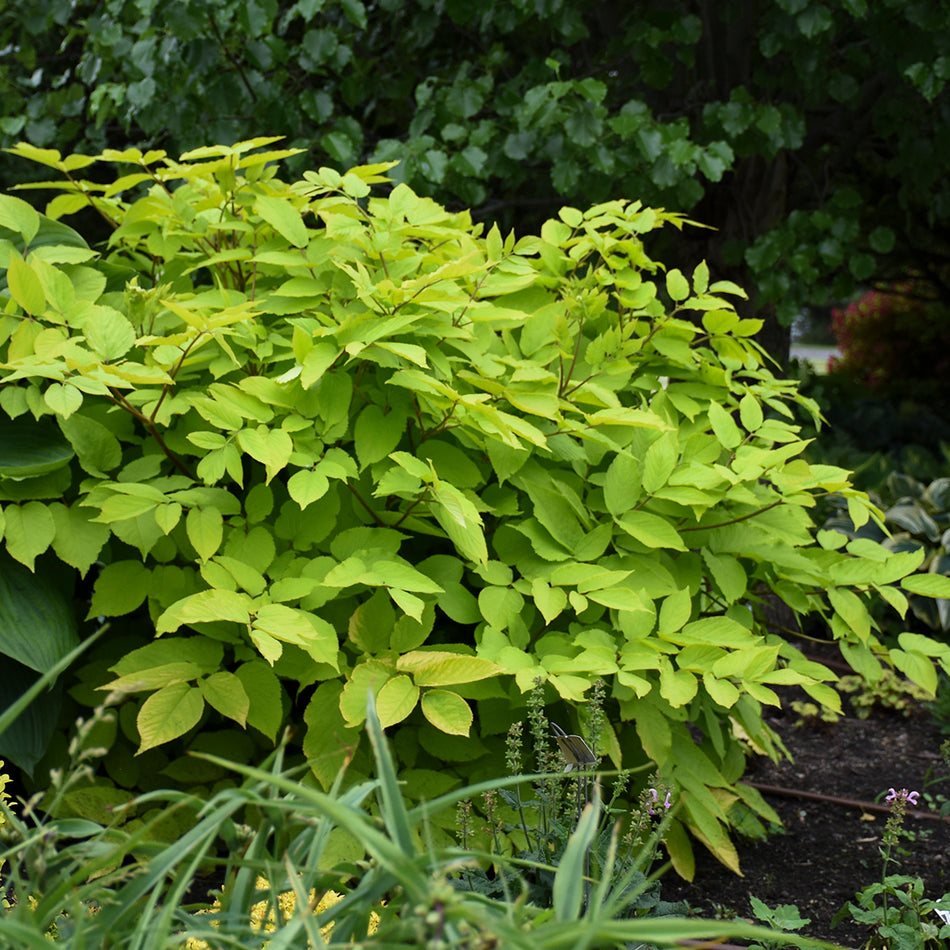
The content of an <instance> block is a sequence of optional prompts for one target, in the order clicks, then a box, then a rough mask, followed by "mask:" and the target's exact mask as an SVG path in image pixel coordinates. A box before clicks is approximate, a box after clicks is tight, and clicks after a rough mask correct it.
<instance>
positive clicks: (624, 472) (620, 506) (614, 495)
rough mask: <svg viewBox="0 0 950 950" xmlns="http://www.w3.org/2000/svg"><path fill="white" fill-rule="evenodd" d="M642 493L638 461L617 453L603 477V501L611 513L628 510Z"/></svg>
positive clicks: (620, 513) (616, 513) (618, 513)
mask: <svg viewBox="0 0 950 950" xmlns="http://www.w3.org/2000/svg"><path fill="white" fill-rule="evenodd" d="M642 494H643V489H642V487H641V481H640V461H639V460H638V459H635V458H633V457H632V456H630V455H617V456H615V457H614V460H613V461H612V462H611V463H610V465H609V466H608V468H607V475H606V477H605V479H604V503H605V504H606V505H607V510H608V511H609V512H610V513H611V514H612V515H615V516H616V515H622V514H623V513H624V512H626V511H629V510H630V509H631V508H632V507H633V506H634V505H635V504H636V503H637V501H638V500H639V499H640V496H641V495H642Z"/></svg>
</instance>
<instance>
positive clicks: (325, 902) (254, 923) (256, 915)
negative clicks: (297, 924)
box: [185, 877, 379, 950]
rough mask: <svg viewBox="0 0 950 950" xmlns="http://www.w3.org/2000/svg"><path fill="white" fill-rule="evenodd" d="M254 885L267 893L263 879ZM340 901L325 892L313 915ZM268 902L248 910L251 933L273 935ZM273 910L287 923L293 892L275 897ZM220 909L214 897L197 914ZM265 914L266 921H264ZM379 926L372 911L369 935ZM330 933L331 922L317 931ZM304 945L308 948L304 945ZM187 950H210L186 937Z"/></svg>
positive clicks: (274, 921) (214, 923)
mask: <svg viewBox="0 0 950 950" xmlns="http://www.w3.org/2000/svg"><path fill="white" fill-rule="evenodd" d="M256 886H257V889H258V890H267V889H268V888H269V887H270V884H269V883H268V881H267V879H266V878H264V877H258V879H257V882H256ZM307 898H308V901H309V904H310V905H311V906H313V905H314V903H315V901H316V891H315V890H313V889H312V888H311V890H310V893H309V894H308V895H307ZM341 900H343V895H342V894H338V893H337V892H336V891H326V892H325V893H324V895H323V896H322V897H321V898H320V900H319V901H318V902H316V906H315V907H314V909H313V912H314V913H315V914H322V913H323V911H325V910H326V909H327V908H329V907H332V906H333V905H334V904H338V903H339V902H340V901H341ZM269 903H270V902H269V901H266V900H263V901H258V902H257V903H256V904H255V905H254V906H253V907H252V908H251V927H252V929H253V930H254V932H255V933H259V932H260V930H261V929H262V928H263V930H264V933H274V932H276V930H277V919H276V915H275V913H274V907H273V906H271V907H270V911H269V912H268V905H269ZM277 907H278V909H279V910H280V916H281V918H282V922H283V923H287V922H288V921H289V920H290V919H291V918H292V917H293V916H294V911H295V909H296V907H297V896H296V895H295V894H294V892H293V891H284V893H282V894H279V895H278V897H277ZM220 909H221V902H220V901H219V900H218V899H217V898H215V901H214V903H213V904H212V905H211V907H210V908H209V909H208V910H207V911H201V913H207V914H211V913H215V912H216V911H219V910H220ZM265 915H266V919H265ZM211 926H212V927H216V926H217V921H212V922H211ZM378 926H379V915H378V914H376V913H375V912H374V913H372V914H371V915H370V920H369V933H371V934H373V933H376V928H377V927H378ZM332 930H333V923H332V922H331V923H329V924H326V925H325V926H323V927H321V928H320V933H321V934H322V935H323V936H324V938H327V937H329V935H330V932H331V931H332ZM268 943H269V941H266V940H265V941H264V942H263V943H262V944H261V947H262V948H264V947H266V946H267V944H268ZM308 946H312V945H310V944H308ZM185 947H186V948H187V950H211V948H210V947H209V945H208V943H207V941H205V940H200V939H198V938H196V937H189V938H188V940H187V941H186V943H185Z"/></svg>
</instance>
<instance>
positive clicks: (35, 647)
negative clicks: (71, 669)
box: [0, 556, 79, 673]
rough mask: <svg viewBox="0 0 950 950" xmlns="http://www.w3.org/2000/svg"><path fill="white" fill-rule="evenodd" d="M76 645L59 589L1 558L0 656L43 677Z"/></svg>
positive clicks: (70, 608) (69, 604)
mask: <svg viewBox="0 0 950 950" xmlns="http://www.w3.org/2000/svg"><path fill="white" fill-rule="evenodd" d="M78 643H79V636H78V633H77V630H76V617H75V614H74V612H73V605H72V602H71V600H70V599H69V598H68V597H67V596H66V594H65V592H64V590H63V588H62V586H61V585H58V584H56V583H54V582H53V581H52V579H49V578H46V577H43V576H40V575H35V574H33V573H31V572H30V571H28V570H27V569H26V568H25V567H23V566H22V565H20V564H17V563H15V562H14V561H11V560H10V559H9V558H7V557H4V556H0V653H2V654H4V655H5V656H7V657H10V658H11V659H13V660H16V661H17V662H18V663H22V664H23V666H25V667H28V668H29V669H31V670H36V671H37V672H39V673H44V672H46V671H47V670H49V669H51V668H52V667H53V666H55V665H56V663H57V662H58V661H59V660H61V659H62V658H63V657H64V656H65V655H66V654H67V653H69V651H70V650H72V649H73V648H74V647H75V646H76V645H77V644H78Z"/></svg>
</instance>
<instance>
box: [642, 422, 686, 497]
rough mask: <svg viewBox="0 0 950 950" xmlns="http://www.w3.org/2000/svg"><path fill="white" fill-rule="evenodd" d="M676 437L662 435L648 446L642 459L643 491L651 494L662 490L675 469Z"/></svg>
mask: <svg viewBox="0 0 950 950" xmlns="http://www.w3.org/2000/svg"><path fill="white" fill-rule="evenodd" d="M676 456H677V452H676V437H675V436H666V435H662V436H660V438H659V439H656V440H655V441H654V442H652V443H651V444H650V447H649V448H648V449H647V451H646V455H645V456H644V459H643V475H642V480H643V489H644V491H647V492H649V493H650V494H652V493H653V492H655V491H657V490H658V489H659V488H662V487H663V486H664V485H665V484H666V483H667V481H668V480H669V477H670V475H672V474H673V469H674V468H675V467H676Z"/></svg>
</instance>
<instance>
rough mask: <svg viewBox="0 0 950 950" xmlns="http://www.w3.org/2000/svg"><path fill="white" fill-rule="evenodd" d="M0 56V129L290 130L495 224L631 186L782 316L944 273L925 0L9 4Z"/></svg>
mask: <svg viewBox="0 0 950 950" xmlns="http://www.w3.org/2000/svg"><path fill="white" fill-rule="evenodd" d="M0 48H3V49H4V50H5V55H4V57H3V59H2V61H0V80H2V81H0V104H2V107H3V108H2V114H3V116H4V118H3V119H2V120H0V144H4V145H10V144H13V142H15V141H17V140H18V139H21V138H22V139H25V140H27V141H29V142H31V143H32V144H34V145H37V146H44V147H46V146H48V147H56V148H59V149H60V150H61V151H63V152H64V153H65V152H68V151H72V150H76V149H92V150H96V151H98V150H99V149H101V148H104V147H106V146H112V147H123V146H124V145H125V144H127V143H129V142H132V143H134V144H136V145H139V146H142V147H145V146H146V145H150V146H156V147H162V148H165V149H167V150H168V151H169V152H170V153H172V154H178V153H179V152H181V151H183V150H184V149H187V148H191V147H193V146H196V145H200V144H204V143H205V142H207V141H221V142H234V141H236V140H238V139H240V138H244V137H246V135H247V132H248V130H253V131H254V133H255V134H257V133H265V134H266V133H270V134H277V135H285V136H287V137H288V139H289V141H290V142H291V144H292V145H294V146H299V147H302V148H304V149H307V150H309V151H310V152H311V160H312V165H311V164H310V163H309V162H308V163H303V164H301V165H299V166H297V167H298V168H303V167H315V166H316V165H319V164H324V163H329V164H333V165H335V166H336V167H337V168H344V167H346V166H348V165H351V164H354V163H355V162H357V161H367V160H368V161H385V160H389V159H398V160H399V161H400V162H401V164H400V166H399V168H398V169H397V170H396V172H395V174H396V176H397V180H401V181H404V182H406V183H408V184H410V185H411V186H412V187H413V188H414V189H415V190H416V191H417V192H419V193H420V194H427V195H431V196H433V197H436V198H437V199H438V200H440V201H442V202H443V203H447V204H448V205H449V206H454V207H472V208H475V209H479V210H478V214H479V215H481V216H488V217H489V218H490V219H496V220H499V222H500V223H501V224H502V227H503V228H504V229H506V230H507V228H508V227H511V226H517V227H519V228H524V229H525V230H528V229H531V228H535V227H537V226H538V225H539V224H540V222H541V220H543V219H544V218H545V217H547V216H549V215H551V214H553V213H554V212H555V211H556V210H557V208H558V207H559V205H560V204H561V203H563V202H565V201H566V202H567V203H571V204H576V205H578V206H585V205H587V204H589V203H592V202H597V201H604V200H608V199H612V198H617V197H626V198H630V199H640V200H643V201H644V202H645V203H648V204H651V205H654V206H657V207H668V208H675V209H677V210H680V211H686V212H692V213H693V215H694V216H695V217H697V218H698V219H699V220H702V221H704V222H706V223H708V224H711V225H714V226H716V227H717V228H718V229H719V230H718V232H715V233H711V232H706V233H705V234H700V235H696V236H694V241H695V242H699V243H701V245H702V246H700V247H696V248H693V249H692V250H691V249H689V247H688V244H684V243H683V242H680V244H679V249H678V251H677V254H678V255H679V257H680V260H679V261H678V263H679V264H680V266H681V267H682V268H683V269H691V268H692V267H693V266H694V265H695V263H696V262H697V261H698V260H700V259H703V258H706V259H708V260H709V261H710V263H711V266H712V267H713V270H714V271H715V272H716V273H718V274H719V275H720V276H722V277H729V278H731V279H733V280H736V281H737V282H740V283H743V284H748V285H750V286H753V287H755V288H756V289H757V291H758V295H759V303H760V304H770V305H773V306H774V307H775V308H777V311H778V315H779V317H780V318H781V319H782V320H783V321H784V322H786V323H787V322H788V321H789V320H790V319H791V317H792V316H794V314H795V313H796V312H797V311H798V309H799V308H800V306H801V305H802V304H803V303H805V302H808V301H812V302H815V301H817V302H824V301H827V300H828V299H829V295H833V296H834V297H836V298H838V299H841V298H843V297H845V296H846V295H848V294H849V293H850V291H851V290H852V289H853V287H854V286H855V285H856V284H858V283H861V282H867V281H869V280H872V279H874V280H877V279H887V278H889V277H890V276H891V275H895V274H896V275H901V274H903V273H904V272H905V271H906V270H907V267H908V263H909V262H910V263H912V264H913V266H914V267H915V268H917V269H918V270H919V269H920V268H921V267H923V268H924V269H925V270H926V271H928V272H932V274H933V275H934V276H936V278H937V286H938V287H940V288H941V290H942V291H945V290H946V284H945V283H944V279H943V277H942V271H941V268H943V267H944V266H945V264H946V260H947V242H946V239H945V235H946V229H947V225H948V222H950V174H948V171H950V168H948V163H950V115H948V110H950V93H948V91H947V88H946V83H947V80H948V79H950V57H948V55H947V50H948V49H950V7H948V6H947V5H946V4H942V3H935V2H933V0H880V2H875V3H873V4H869V3H867V2H866V0H701V2H695V0H671V2H667V3H663V4H632V3H622V2H604V0H596V2H595V0H580V2H578V0H545V2H543V3H536V2H534V0H495V2H480V3H477V4H476V3H471V2H467V0H438V2H437V0H418V2H413V3H406V2H403V0H380V2H378V3H372V4H370V3H364V2H362V0H297V2H295V3H292V4H291V3H288V2H278V0H216V2H213V3H209V2H208V0H168V2H161V3H158V2H156V0H96V2H93V0H35V2H34V3H31V4H30V9H29V11H28V12H26V13H24V12H23V11H22V10H21V9H19V8H18V7H17V6H16V5H8V6H7V7H6V9H5V10H3V11H0ZM301 162H303V159H301ZM21 174H22V171H21V169H19V168H16V169H14V168H13V167H11V166H8V167H7V169H6V170H5V172H4V177H5V180H6V181H7V182H9V181H10V180H11V178H17V177H19V176H20V175H21ZM750 277H751V279H750Z"/></svg>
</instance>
